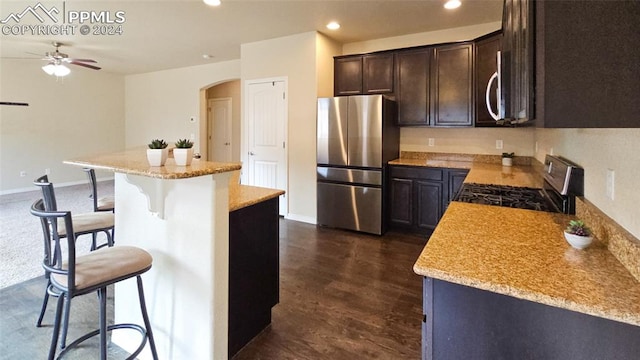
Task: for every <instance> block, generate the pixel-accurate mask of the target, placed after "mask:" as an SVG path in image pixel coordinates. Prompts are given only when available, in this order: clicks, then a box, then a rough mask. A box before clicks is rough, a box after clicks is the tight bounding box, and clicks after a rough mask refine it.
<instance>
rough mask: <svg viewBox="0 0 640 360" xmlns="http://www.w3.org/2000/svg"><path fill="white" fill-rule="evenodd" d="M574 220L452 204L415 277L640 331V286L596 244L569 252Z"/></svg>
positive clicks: (424, 254) (510, 210)
mask: <svg viewBox="0 0 640 360" xmlns="http://www.w3.org/2000/svg"><path fill="white" fill-rule="evenodd" d="M571 218H572V217H571V216H570V215H564V214H555V213H548V212H542V211H533V210H522V209H512V208H504V207H498V206H488V205H478V204H468V203H460V202H455V201H454V202H452V203H451V204H450V205H449V208H448V209H447V211H446V213H445V215H444V216H443V217H442V219H441V220H440V223H439V224H438V226H437V227H436V229H435V231H434V232H433V234H432V235H431V237H430V239H429V242H428V243H427V245H426V246H425V248H424V249H423V251H422V253H421V254H420V257H419V258H418V260H417V261H416V263H415V265H414V267H413V270H414V272H415V273H416V274H418V275H422V276H428V277H432V278H435V279H440V280H445V281H449V282H452V283H456V284H461V285H467V286H471V287H475V288H479V289H483V290H488V291H492V292H495V293H499V294H504V295H509V296H513V297H515V298H519V299H524V300H530V301H534V302H538V303H542V304H546V305H551V306H556V307H559V308H564V309H568V310H573V311H577V312H581V313H585V314H589V315H594V316H598V317H602V318H607V319H611V320H616V321H620V322H625V323H629V324H632V325H637V326H640V282H638V281H637V280H636V279H635V278H634V277H633V276H632V275H631V273H630V272H629V271H628V270H627V269H626V268H625V267H624V266H623V265H622V264H621V263H620V262H619V261H618V260H617V259H616V258H615V257H614V256H613V254H611V252H610V251H609V250H608V249H607V247H606V245H604V244H602V243H600V242H599V241H597V240H596V241H594V243H592V245H591V246H589V247H588V248H586V249H585V250H576V249H573V248H572V247H570V246H569V244H568V243H567V242H566V241H565V239H564V236H563V233H562V232H563V229H564V228H565V226H566V223H567V222H568V220H569V219H571Z"/></svg>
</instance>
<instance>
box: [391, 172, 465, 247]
mask: <svg viewBox="0 0 640 360" xmlns="http://www.w3.org/2000/svg"><path fill="white" fill-rule="evenodd" d="M467 173H468V171H467V170H460V169H447V168H427V167H419V166H398V165H392V166H390V167H389V181H388V184H389V185H388V186H389V188H388V189H387V194H389V201H388V202H387V203H388V204H389V206H390V209H389V211H388V214H389V219H388V220H389V221H388V223H389V226H390V227H391V228H392V229H395V230H403V231H409V232H413V233H418V234H425V235H430V234H431V232H433V229H435V227H436V226H437V225H438V222H439V221H440V218H441V217H442V214H443V213H444V211H445V210H446V208H447V206H449V202H450V201H451V198H452V197H453V195H455V193H457V191H458V189H459V188H460V186H461V185H462V182H463V181H464V178H465V176H466V174H467Z"/></svg>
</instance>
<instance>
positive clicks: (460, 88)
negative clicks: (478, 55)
mask: <svg viewBox="0 0 640 360" xmlns="http://www.w3.org/2000/svg"><path fill="white" fill-rule="evenodd" d="M473 99H474V98H473V44H472V43H462V44H454V45H444V46H437V47H436V48H435V50H434V53H433V61H432V63H431V112H432V114H433V116H432V117H433V120H432V123H433V125H434V126H472V125H473V114H474V113H473V111H474V108H473V104H474V101H473Z"/></svg>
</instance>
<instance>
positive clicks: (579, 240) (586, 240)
mask: <svg viewBox="0 0 640 360" xmlns="http://www.w3.org/2000/svg"><path fill="white" fill-rule="evenodd" d="M564 238H565V239H566V240H567V242H568V243H569V245H571V246H572V247H574V248H576V249H580V250H582V249H584V248H586V247H587V246H589V245H590V244H591V242H592V241H593V236H579V235H576V234H570V233H568V232H566V231H565V232H564Z"/></svg>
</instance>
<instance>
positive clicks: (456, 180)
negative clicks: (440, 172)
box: [444, 170, 469, 209]
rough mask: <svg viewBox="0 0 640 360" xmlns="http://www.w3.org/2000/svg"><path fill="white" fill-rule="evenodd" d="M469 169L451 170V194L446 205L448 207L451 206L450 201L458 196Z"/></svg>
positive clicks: (449, 176)
mask: <svg viewBox="0 0 640 360" xmlns="http://www.w3.org/2000/svg"><path fill="white" fill-rule="evenodd" d="M468 173H469V171H467V170H449V175H448V178H449V196H447V202H446V204H445V206H444V209H446V208H447V207H448V206H449V203H450V202H451V200H453V198H454V197H455V196H456V194H457V193H458V191H459V190H460V188H461V187H462V183H464V178H466V177H467V174H468Z"/></svg>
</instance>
